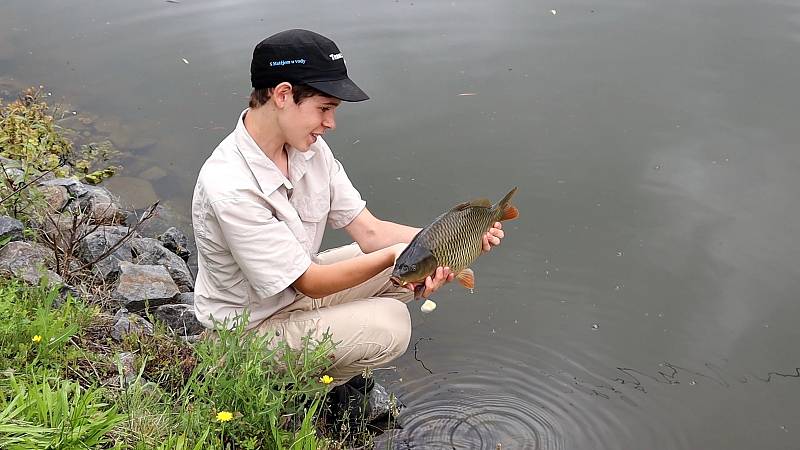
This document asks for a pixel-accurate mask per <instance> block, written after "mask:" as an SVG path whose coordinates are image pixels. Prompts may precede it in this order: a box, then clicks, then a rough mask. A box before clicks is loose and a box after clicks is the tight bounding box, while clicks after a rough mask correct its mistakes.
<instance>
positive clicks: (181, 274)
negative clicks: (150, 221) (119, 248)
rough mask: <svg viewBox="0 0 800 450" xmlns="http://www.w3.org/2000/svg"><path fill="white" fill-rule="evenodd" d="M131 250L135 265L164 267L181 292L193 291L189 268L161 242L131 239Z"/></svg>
mask: <svg viewBox="0 0 800 450" xmlns="http://www.w3.org/2000/svg"><path fill="white" fill-rule="evenodd" d="M131 249H132V250H133V255H134V258H133V262H134V263H136V264H146V265H153V264H160V265H162V266H164V267H165V268H166V269H167V271H169V275H170V276H171V277H172V279H173V280H174V281H175V284H177V285H178V289H180V291H181V292H192V291H194V280H193V279H192V273H191V272H189V266H187V265H186V262H185V261H184V260H183V259H181V258H180V257H179V256H178V255H176V254H175V253H172V252H171V251H169V250H167V248H166V247H164V246H163V245H161V242H159V241H157V240H155V239H152V238H136V239H131Z"/></svg>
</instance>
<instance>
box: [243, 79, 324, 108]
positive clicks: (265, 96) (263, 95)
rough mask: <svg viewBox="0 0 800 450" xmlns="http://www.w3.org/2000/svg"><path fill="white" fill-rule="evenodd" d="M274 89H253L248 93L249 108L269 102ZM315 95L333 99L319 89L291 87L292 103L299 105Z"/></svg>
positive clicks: (299, 86)
mask: <svg viewBox="0 0 800 450" xmlns="http://www.w3.org/2000/svg"><path fill="white" fill-rule="evenodd" d="M273 89H275V88H274V87H270V88H260V89H253V92H251V93H250V105H249V106H250V107H251V108H258V107H259V106H261V105H263V104H265V103H267V100H269V97H270V95H271V94H272V90H273ZM315 95H319V96H321V97H327V98H335V97H333V96H332V95H328V94H326V93H324V92H322V91H320V90H319V89H314V88H313V87H311V86H308V85H306V84H297V85H293V86H292V98H293V99H294V102H295V103H297V104H299V103H301V102H302V101H303V100H304V99H307V98H309V97H313V96H315Z"/></svg>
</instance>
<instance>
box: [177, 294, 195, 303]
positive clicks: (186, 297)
mask: <svg viewBox="0 0 800 450" xmlns="http://www.w3.org/2000/svg"><path fill="white" fill-rule="evenodd" d="M176 300H177V301H178V303H180V304H181V305H194V292H181V293H180V294H178V297H177V298H176Z"/></svg>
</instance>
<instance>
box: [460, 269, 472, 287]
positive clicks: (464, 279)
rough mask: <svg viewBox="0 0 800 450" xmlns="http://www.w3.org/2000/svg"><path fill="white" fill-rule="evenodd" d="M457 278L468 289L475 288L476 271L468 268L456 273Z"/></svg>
mask: <svg viewBox="0 0 800 450" xmlns="http://www.w3.org/2000/svg"><path fill="white" fill-rule="evenodd" d="M456 279H457V280H458V282H459V283H461V285H462V286H464V287H465V288H467V289H475V272H473V271H472V269H470V268H466V269H464V270H462V271H461V272H458V273H457V274H456Z"/></svg>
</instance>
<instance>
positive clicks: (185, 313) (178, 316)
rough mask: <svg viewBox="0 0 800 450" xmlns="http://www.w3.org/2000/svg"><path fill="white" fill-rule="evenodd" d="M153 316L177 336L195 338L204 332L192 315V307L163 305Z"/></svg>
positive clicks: (203, 328)
mask: <svg viewBox="0 0 800 450" xmlns="http://www.w3.org/2000/svg"><path fill="white" fill-rule="evenodd" d="M153 315H154V316H155V317H156V318H157V319H158V320H161V321H162V322H164V323H166V324H167V326H168V327H169V328H170V329H171V330H172V331H173V332H174V333H175V334H177V335H179V336H196V335H199V334H200V333H202V332H203V331H204V330H205V327H204V326H203V325H202V324H201V323H200V322H198V321H197V318H196V317H195V315H194V306H193V305H163V306H159V307H158V308H156V310H155V312H154V313H153Z"/></svg>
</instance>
